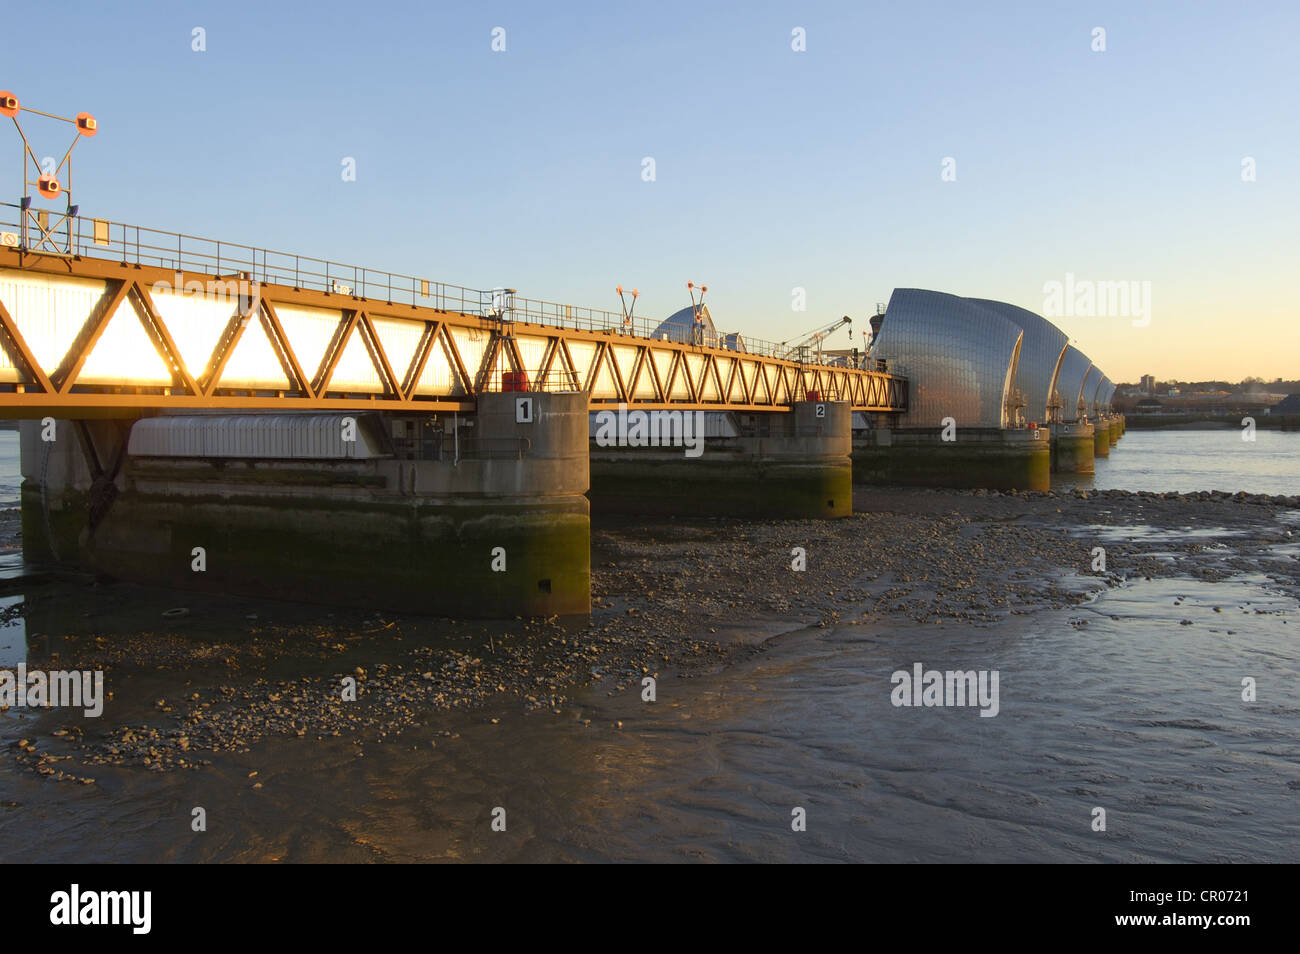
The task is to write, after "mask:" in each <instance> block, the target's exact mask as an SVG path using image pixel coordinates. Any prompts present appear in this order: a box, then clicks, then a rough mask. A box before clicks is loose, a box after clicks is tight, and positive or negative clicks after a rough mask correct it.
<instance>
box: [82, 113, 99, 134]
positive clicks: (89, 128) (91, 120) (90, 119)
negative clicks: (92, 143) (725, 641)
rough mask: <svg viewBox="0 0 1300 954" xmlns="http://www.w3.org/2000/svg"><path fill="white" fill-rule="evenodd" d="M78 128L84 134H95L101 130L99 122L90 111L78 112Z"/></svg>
mask: <svg viewBox="0 0 1300 954" xmlns="http://www.w3.org/2000/svg"><path fill="white" fill-rule="evenodd" d="M77 130H78V131H79V132H80V133H81V134H82V135H83V136H93V135H95V133H97V132H99V123H97V122H95V117H94V116H92V115H90V113H77Z"/></svg>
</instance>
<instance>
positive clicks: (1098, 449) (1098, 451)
mask: <svg viewBox="0 0 1300 954" xmlns="http://www.w3.org/2000/svg"><path fill="white" fill-rule="evenodd" d="M1110 444H1111V440H1110V422H1109V421H1107V420H1106V419H1105V418H1104V417H1098V418H1094V419H1093V421H1092V453H1093V456H1094V457H1109V456H1110Z"/></svg>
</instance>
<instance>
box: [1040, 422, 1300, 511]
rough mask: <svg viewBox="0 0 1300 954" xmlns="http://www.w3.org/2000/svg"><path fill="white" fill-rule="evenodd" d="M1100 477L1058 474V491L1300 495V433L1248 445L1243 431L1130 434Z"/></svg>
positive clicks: (1262, 435) (1268, 434)
mask: <svg viewBox="0 0 1300 954" xmlns="http://www.w3.org/2000/svg"><path fill="white" fill-rule="evenodd" d="M1095 466H1096V473H1095V474H1092V475H1089V474H1053V475H1052V489H1053V490H1069V489H1070V488H1071V487H1083V488H1085V489H1090V488H1095V489H1097V490H1150V491H1153V492H1156V493H1163V492H1166V491H1177V492H1181V493H1190V492H1193V491H1198V490H1223V491H1227V492H1229V493H1237V492H1238V491H1243V490H1244V491H1245V492H1246V493H1251V494H1282V495H1285V496H1292V495H1294V494H1300V432H1295V431H1290V432H1284V431H1256V432H1255V440H1254V441H1243V440H1242V439H1241V430H1240V429H1239V428H1231V427H1228V428H1222V429H1215V430H1167V431H1165V430H1159V431H1145V430H1137V429H1134V428H1130V429H1129V430H1128V432H1127V433H1125V435H1124V436H1123V437H1121V438H1120V441H1119V444H1117V445H1116V446H1114V447H1112V448H1111V449H1110V456H1109V457H1098V458H1097V460H1096V464H1095Z"/></svg>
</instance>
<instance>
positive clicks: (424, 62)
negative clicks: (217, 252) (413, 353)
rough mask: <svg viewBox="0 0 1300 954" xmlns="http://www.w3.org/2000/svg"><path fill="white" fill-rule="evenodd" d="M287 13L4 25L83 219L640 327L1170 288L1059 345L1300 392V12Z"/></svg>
mask: <svg viewBox="0 0 1300 954" xmlns="http://www.w3.org/2000/svg"><path fill="white" fill-rule="evenodd" d="M285 6H286V5H281V4H275V3H269V2H261V3H251V2H242V0H240V2H231V0H225V2H187V3H180V2H176V0H169V2H152V0H146V2H136V3H106V2H103V0H95V2H83V3H58V2H51V3H48V4H44V5H42V6H41V7H39V8H37V7H30V8H28V9H27V10H26V11H25V12H22V13H20V14H18V15H17V16H16V18H15V9H14V8H13V7H12V6H11V7H10V8H9V12H8V13H7V14H6V17H7V18H8V23H7V24H6V27H5V29H4V32H3V34H2V35H0V54H3V64H4V66H3V67H2V68H0V88H7V89H10V90H12V91H14V92H15V93H17V94H18V96H19V97H20V99H21V100H22V101H23V102H24V103H25V104H28V105H31V106H34V107H36V108H39V109H44V110H47V111H51V112H56V113H62V114H65V115H70V114H73V113H75V112H77V111H79V110H82V109H85V110H88V111H90V112H92V113H94V114H95V115H96V117H97V118H98V119H99V122H100V127H101V132H100V134H99V135H98V136H97V137H96V138H95V139H94V140H92V141H89V142H83V143H82V144H81V145H79V146H78V147H77V153H76V165H75V166H74V174H75V175H74V181H73V186H74V188H75V197H76V199H77V201H78V202H80V204H81V206H82V209H83V214H90V215H97V216H102V217H106V218H111V219H114V220H117V221H127V222H132V223H139V224H144V225H150V226H154V227H157V228H162V229H173V230H178V231H185V232H188V233H191V234H196V235H201V236H208V237H213V238H221V239H228V240H230V241H238V242H244V243H246V244H251V245H259V246H264V247H269V248H272V249H279V250H286V251H295V252H301V253H303V254H310V255H315V256H318V257H326V258H332V259H335V260H338V261H343V262H350V263H351V262H355V263H358V264H362V265H367V266H374V267H380V268H386V269H392V270H394V271H400V272H405V273H412V274H417V275H427V276H428V277H430V278H433V279H438V280H442V281H448V282H454V283H458V284H464V285H469V286H471V287H491V286H494V285H502V284H508V285H512V286H514V287H516V288H518V289H519V291H520V294H523V295H527V296H529V297H534V298H545V299H550V300H558V301H567V302H571V303H575V304H584V305H593V306H598V307H606V308H617V299H616V297H615V295H614V291H613V289H614V286H615V285H616V284H618V283H622V284H624V285H626V286H629V287H631V286H637V287H639V288H640V290H641V292H642V298H641V303H640V306H639V309H638V311H639V313H642V314H644V315H645V316H646V317H658V316H664V315H667V314H668V313H670V312H672V311H675V310H677V309H678V308H680V307H682V306H683V305H684V304H686V303H687V298H686V289H685V287H684V285H685V282H686V280H687V279H688V278H689V279H694V280H695V281H697V282H706V283H708V285H709V286H710V291H709V301H710V304H711V307H712V310H713V313H714V316H715V318H716V320H717V322H718V324H719V325H720V326H721V327H722V328H723V329H724V330H732V329H738V330H741V331H743V332H745V333H748V334H751V335H754V336H756V337H762V338H769V339H777V340H780V339H786V338H790V337H792V336H793V335H794V333H795V332H797V331H801V330H805V329H811V328H812V327H814V326H816V325H817V324H819V323H821V322H823V321H825V322H829V321H830V320H832V319H834V318H836V317H838V316H839V315H841V314H846V313H847V314H849V315H852V316H854V317H855V318H856V319H865V318H866V317H867V316H868V315H869V314H871V313H872V312H873V311H874V309H875V304H876V302H877V301H885V300H887V299H888V297H889V293H890V291H891V290H892V289H893V288H894V287H895V286H920V287H929V288H936V289H940V290H944V291H950V292H953V293H956V294H961V295H970V296H979V297H987V298H994V299H1000V300H1004V301H1010V302H1014V303H1016V304H1019V305H1022V306H1024V307H1027V308H1030V309H1032V310H1035V311H1042V310H1043V308H1044V292H1043V285H1044V283H1045V282H1048V281H1052V280H1064V277H1065V275H1066V273H1067V272H1070V273H1073V274H1074V275H1075V276H1076V277H1077V278H1079V279H1085V280H1098V281H1102V280H1104V281H1116V280H1137V281H1150V282H1151V283H1152V301H1151V305H1152V309H1151V312H1152V313H1151V323H1150V325H1149V326H1147V327H1145V328H1134V327H1133V326H1132V322H1131V321H1129V320H1128V319H1126V318H1109V317H1095V318H1074V319H1062V320H1061V321H1060V322H1059V323H1060V324H1061V325H1062V327H1063V328H1064V329H1065V330H1066V331H1067V332H1068V333H1069V334H1070V335H1071V336H1072V337H1073V338H1074V339H1075V340H1076V341H1077V342H1078V343H1079V344H1080V346H1081V347H1083V349H1084V350H1085V351H1087V352H1089V353H1090V354H1091V355H1092V356H1093V358H1094V360H1096V361H1097V362H1098V363H1099V364H1101V365H1102V366H1103V367H1105V368H1106V369H1107V370H1108V371H1109V372H1110V373H1111V376H1112V378H1115V379H1117V380H1118V379H1135V378H1136V377H1137V376H1138V375H1140V374H1142V373H1144V372H1148V371H1149V372H1152V373H1155V374H1157V375H1158V376H1161V377H1179V378H1183V379H1193V378H1200V377H1209V376H1227V377H1230V378H1238V377H1242V376H1245V375H1247V374H1258V375H1262V376H1264V377H1266V378H1269V379H1271V378H1273V377H1278V376H1283V377H1296V376H1300V333H1297V331H1296V327H1297V318H1300V296H1297V295H1296V293H1295V291H1294V289H1293V288H1292V287H1291V286H1292V276H1293V275H1294V273H1295V272H1296V271H1297V258H1298V256H1297V251H1298V247H1297V246H1298V244H1300V242H1298V240H1297V229H1296V211H1297V208H1298V203H1297V199H1298V198H1300V149H1298V148H1297V147H1298V146H1300V122H1298V119H1300V110H1297V105H1298V103H1297V101H1298V100H1300V92H1298V90H1300V82H1297V77H1298V75H1300V67H1298V65H1297V53H1296V48H1295V44H1296V37H1297V36H1300V4H1296V3H1291V2H1287V3H1283V2H1276V3H1250V2H1246V3H1227V2H1225V3H1163V2H1160V3H1156V2H1142V3H1132V2H1126V3H1043V2H1029V3H990V4H976V3H958V2H949V3H910V2H909V3H890V4H883V3H882V4H870V5H869V4H860V3H838V4H822V3H805V2H799V3H794V2H791V3H745V4H741V3H735V4H711V3H707V2H703V3H676V2H667V3H665V2H656V3H649V4H608V3H581V4H577V3H568V4H541V3H518V4H509V3H482V4H470V3H464V4H433V3H409V2H401V0H399V2H385V3H375V4H362V3H356V2H346V3H338V2H324V3H317V4H311V5H307V4H295V5H294V8H293V9H286V8H285ZM60 11H61V12H60ZM51 19H56V20H57V25H56V26H51V25H49V24H50V21H51ZM498 26H499V27H503V28H504V29H505V31H506V51H505V52H493V50H492V48H491V44H492V29H493V28H494V27H498ZM1098 26H1100V27H1104V28H1105V30H1106V47H1107V48H1106V50H1105V52H1094V51H1093V50H1092V49H1091V46H1092V43H1093V40H1092V31H1093V28H1094V27H1098ZM15 27H18V28H17V29H15ZM195 27H202V28H203V29H204V30H205V31H206V46H207V49H206V51H205V52H194V51H193V50H192V49H191V46H192V30H193V29H194V28H195ZM796 27H802V28H803V29H804V30H805V31H806V37H807V50H806V51H805V52H795V51H793V50H792V49H791V31H792V30H793V29H794V28H796ZM60 47H66V48H68V49H70V51H71V53H70V55H68V56H66V57H65V56H62V55H58V54H57V53H56V52H54V51H57V50H58V49H59V48H60ZM7 122H8V121H7V120H6V123H7ZM26 126H27V129H28V132H29V134H30V135H32V136H33V138H34V140H35V141H34V145H35V146H36V149H37V152H38V153H40V154H49V153H54V152H58V153H61V152H62V148H64V147H65V146H66V142H65V139H66V133H65V127H60V126H58V125H56V124H44V125H42V124H41V121H40V120H39V119H37V118H29V119H28V120H27V121H26ZM3 135H6V136H7V137H8V138H13V146H12V154H13V162H12V163H10V164H3V163H0V182H10V189H9V191H10V193H13V194H15V195H16V194H17V190H18V188H19V184H18V182H17V179H18V176H17V160H18V147H17V144H16V137H12V136H11V135H10V134H3ZM45 141H48V142H49V145H48V147H46V148H42V145H43V143H44V142H45ZM3 148H5V149H8V148H10V147H3ZM7 154H8V153H0V155H7ZM647 156H649V157H653V158H654V160H655V163H656V180H655V181H653V182H646V181H643V179H642V174H641V173H642V159H643V157H647ZM1246 156H1250V157H1253V158H1254V160H1255V162H1256V168H1257V180H1256V181H1254V182H1250V183H1245V182H1243V181H1242V178H1241V164H1242V159H1243V157H1246ZM344 157H353V158H355V160H356V167H357V178H356V181H355V182H345V181H343V180H342V177H341V175H340V172H341V168H342V166H341V162H342V160H343V159H344ZM945 157H953V158H954V159H955V160H956V171H957V178H956V181H952V182H945V181H942V180H941V178H940V172H941V163H942V161H943V159H944V158H945ZM6 163H7V160H6ZM9 165H12V166H13V167H14V168H13V169H12V173H11V171H10V170H9ZM5 176H10V178H5ZM795 287H802V288H805V289H807V301H808V310H807V311H806V312H802V313H796V312H793V311H792V310H791V298H792V289H793V288H795ZM856 327H857V328H858V329H862V328H865V321H861V320H860V321H858V322H857V324H856ZM834 340H835V342H842V343H847V341H848V336H847V335H843V337H842V338H841V337H840V336H837V337H836V339H834Z"/></svg>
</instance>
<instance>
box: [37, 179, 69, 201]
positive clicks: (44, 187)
mask: <svg viewBox="0 0 1300 954" xmlns="http://www.w3.org/2000/svg"><path fill="white" fill-rule="evenodd" d="M36 191H37V192H39V193H40V194H41V195H42V196H43V197H44V198H46V199H53V198H55V197H56V196H57V195H58V194H59V193H60V192H61V191H63V186H61V185H59V180H58V179H56V178H54V176H41V177H40V178H39V179H37V180H36Z"/></svg>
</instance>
